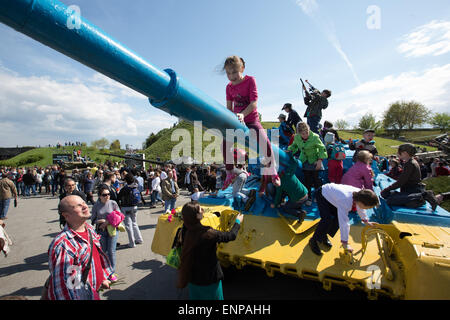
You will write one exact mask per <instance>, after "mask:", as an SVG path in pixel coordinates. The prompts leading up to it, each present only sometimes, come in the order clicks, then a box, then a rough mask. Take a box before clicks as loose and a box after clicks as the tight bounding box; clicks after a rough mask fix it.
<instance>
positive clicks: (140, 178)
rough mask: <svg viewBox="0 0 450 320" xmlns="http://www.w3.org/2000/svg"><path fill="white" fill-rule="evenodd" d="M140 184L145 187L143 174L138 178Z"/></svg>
mask: <svg viewBox="0 0 450 320" xmlns="http://www.w3.org/2000/svg"><path fill="white" fill-rule="evenodd" d="M136 180H137V182H138V185H139V186H141V187H144V178H142V177H141V176H139V177H137V178H136Z"/></svg>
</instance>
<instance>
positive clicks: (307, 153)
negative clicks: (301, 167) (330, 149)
mask: <svg viewBox="0 0 450 320" xmlns="http://www.w3.org/2000/svg"><path fill="white" fill-rule="evenodd" d="M288 150H289V151H292V152H293V153H296V152H297V151H299V150H300V157H299V160H300V161H301V162H302V163H303V164H304V163H305V162H306V161H308V162H309V163H310V164H313V163H314V162H316V161H317V160H319V159H327V158H328V153H327V149H326V148H325V146H324V145H323V143H322V140H320V138H319V135H318V134H316V133H314V132H312V131H311V130H310V131H309V136H308V140H306V141H303V139H302V136H301V135H300V134H296V135H295V137H294V142H292V144H291V145H290V146H289V147H288Z"/></svg>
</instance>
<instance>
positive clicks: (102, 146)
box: [91, 138, 109, 149]
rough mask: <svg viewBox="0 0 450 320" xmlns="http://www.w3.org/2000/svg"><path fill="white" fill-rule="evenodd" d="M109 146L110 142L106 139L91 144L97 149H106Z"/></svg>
mask: <svg viewBox="0 0 450 320" xmlns="http://www.w3.org/2000/svg"><path fill="white" fill-rule="evenodd" d="M108 145H109V141H108V139H106V138H101V139H99V140H94V141H92V142H91V146H93V147H94V148H96V149H105V148H106V147H107V146H108Z"/></svg>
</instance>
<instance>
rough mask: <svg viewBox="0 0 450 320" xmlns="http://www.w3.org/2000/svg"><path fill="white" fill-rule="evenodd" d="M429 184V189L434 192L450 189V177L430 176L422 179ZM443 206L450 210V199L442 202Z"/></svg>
mask: <svg viewBox="0 0 450 320" xmlns="http://www.w3.org/2000/svg"><path fill="white" fill-rule="evenodd" d="M422 182H423V183H425V184H426V185H427V190H433V192H434V194H436V195H438V194H439V193H443V192H449V191H450V177H449V176H447V177H436V178H429V179H425V180H423V181H422ZM440 206H441V207H442V208H444V209H445V210H447V211H449V212H450V199H448V200H446V201H444V202H442V203H441V204H440Z"/></svg>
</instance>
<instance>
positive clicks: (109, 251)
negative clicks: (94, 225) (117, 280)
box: [97, 229, 119, 272]
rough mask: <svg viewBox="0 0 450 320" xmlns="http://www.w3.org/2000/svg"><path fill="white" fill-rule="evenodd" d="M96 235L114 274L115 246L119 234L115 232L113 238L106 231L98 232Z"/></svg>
mask: <svg viewBox="0 0 450 320" xmlns="http://www.w3.org/2000/svg"><path fill="white" fill-rule="evenodd" d="M97 233H98V234H99V235H100V236H101V238H100V245H101V246H102V250H103V252H104V253H105V254H106V255H107V256H108V259H109V262H110V263H111V268H112V270H113V272H116V246H117V238H118V237H119V232H118V231H117V232H116V235H115V236H114V237H111V236H110V235H109V233H108V231H107V230H106V229H105V230H98V232H97Z"/></svg>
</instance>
